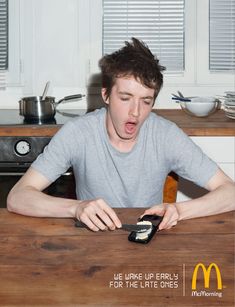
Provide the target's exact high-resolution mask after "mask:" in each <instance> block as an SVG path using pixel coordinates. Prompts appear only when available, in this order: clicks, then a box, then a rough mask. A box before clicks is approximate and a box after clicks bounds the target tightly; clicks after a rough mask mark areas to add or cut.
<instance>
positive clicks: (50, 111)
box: [19, 94, 84, 120]
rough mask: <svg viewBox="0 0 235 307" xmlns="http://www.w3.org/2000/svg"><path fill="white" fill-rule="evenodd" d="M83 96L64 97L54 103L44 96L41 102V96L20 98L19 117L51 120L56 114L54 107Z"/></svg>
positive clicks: (53, 100) (51, 99)
mask: <svg viewBox="0 0 235 307" xmlns="http://www.w3.org/2000/svg"><path fill="white" fill-rule="evenodd" d="M83 96H84V95H81V94H76V95H70V96H66V97H64V98H62V99H60V100H59V101H58V102H56V101H55V97H51V96H46V97H45V99H44V100H42V96H31V97H24V98H21V100H20V101H19V107H20V115H22V116H24V117H25V119H26V120H27V119H53V118H54V116H55V113H56V107H57V106H58V105H59V104H60V103H64V102H69V101H71V100H77V99H81V98H82V97H83Z"/></svg>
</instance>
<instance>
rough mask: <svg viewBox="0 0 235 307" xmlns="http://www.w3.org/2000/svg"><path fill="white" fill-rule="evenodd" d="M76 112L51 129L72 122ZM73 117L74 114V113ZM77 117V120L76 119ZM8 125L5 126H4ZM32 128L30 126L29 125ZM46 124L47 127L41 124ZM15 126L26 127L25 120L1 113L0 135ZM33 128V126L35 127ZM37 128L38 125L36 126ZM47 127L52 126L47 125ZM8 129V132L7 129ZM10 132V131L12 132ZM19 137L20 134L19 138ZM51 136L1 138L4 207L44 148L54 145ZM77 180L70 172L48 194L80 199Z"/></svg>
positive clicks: (0, 190)
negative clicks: (10, 194) (0, 132)
mask: <svg viewBox="0 0 235 307" xmlns="http://www.w3.org/2000/svg"><path fill="white" fill-rule="evenodd" d="M72 111H73V110H69V113H66V112H65V113H64V112H63V113H61V114H59V113H58V114H57V116H56V118H55V122H52V123H50V124H51V125H58V124H59V125H62V124H64V123H65V122H66V121H68V120H70V119H71V117H69V116H68V114H71V112H72ZM84 113H85V112H84V111H82V110H81V111H80V112H79V113H78V110H77V111H75V112H74V116H77V115H82V114H84ZM72 114H73V113H72ZM74 116H73V117H74ZM4 121H5V122H4ZM27 124H28V123H27ZM40 124H45V123H40ZM12 125H14V129H15V127H16V131H17V127H21V126H22V125H24V126H25V125H26V123H25V122H24V121H23V119H22V117H20V116H19V114H18V110H8V111H7V110H1V112H0V131H1V128H3V129H5V130H7V129H8V128H10V129H11V127H12ZM31 125H32V123H31ZM33 125H34V126H35V127H33V128H37V127H36V125H37V123H34V124H33ZM47 125H49V124H48V123H47ZM6 127H7V129H6ZM10 129H9V130H10ZM18 134H19V133H17V135H18ZM50 140H51V136H50V137H49V136H28V135H27V136H24V135H19V136H12V133H11V134H10V135H8V134H7V133H5V134H4V135H3V134H0V207H6V199H7V195H8V193H9V191H10V190H11V188H12V187H13V186H14V185H15V184H16V182H17V181H18V180H19V179H20V178H21V176H22V175H24V173H25V172H26V171H27V169H28V168H29V167H30V165H31V164H32V162H33V161H34V160H35V159H36V158H37V156H38V155H39V154H40V153H41V152H42V151H43V149H44V147H45V146H46V145H47V144H48V143H49V142H50ZM75 190H76V189H75V179H74V176H73V172H72V169H69V170H68V171H67V172H66V173H65V174H63V175H62V176H61V177H60V178H58V179H57V180H56V181H55V182H54V183H52V184H51V185H50V186H49V187H48V188H47V189H46V190H45V191H44V192H45V193H47V194H49V195H53V196H57V197H64V198H73V199H75V198H76V192H75Z"/></svg>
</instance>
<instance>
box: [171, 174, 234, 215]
mask: <svg viewBox="0 0 235 307" xmlns="http://www.w3.org/2000/svg"><path fill="white" fill-rule="evenodd" d="M206 188H207V189H208V190H209V191H210V192H209V193H207V194H206V195H204V196H202V197H200V198H197V199H193V200H190V201H185V202H179V203H176V204H175V206H176V208H177V210H178V213H179V220H185V219H190V218H196V217H202V216H208V215H213V214H219V213H223V212H228V211H232V210H235V183H234V182H233V181H232V179H230V178H229V177H228V176H227V175H226V174H225V173H224V172H223V171H222V170H220V169H219V170H218V171H217V172H216V174H215V175H214V176H213V177H212V178H211V179H210V180H209V182H208V183H207V185H206Z"/></svg>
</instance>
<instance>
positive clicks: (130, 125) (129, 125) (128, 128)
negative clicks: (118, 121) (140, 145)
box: [125, 121, 137, 134]
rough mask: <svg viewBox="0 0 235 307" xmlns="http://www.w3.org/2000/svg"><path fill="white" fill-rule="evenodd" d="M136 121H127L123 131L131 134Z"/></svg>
mask: <svg viewBox="0 0 235 307" xmlns="http://www.w3.org/2000/svg"><path fill="white" fill-rule="evenodd" d="M136 127H137V123H136V122H131V121H129V122H127V123H126V124H125V131H126V133H127V134H133V133H134V132H135V131H136Z"/></svg>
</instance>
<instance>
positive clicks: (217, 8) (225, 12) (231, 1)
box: [209, 0, 235, 72]
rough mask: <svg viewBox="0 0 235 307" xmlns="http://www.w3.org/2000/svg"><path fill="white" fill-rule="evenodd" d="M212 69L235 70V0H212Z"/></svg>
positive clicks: (210, 61)
mask: <svg viewBox="0 0 235 307" xmlns="http://www.w3.org/2000/svg"><path fill="white" fill-rule="evenodd" d="M209 18H210V60H209V67H210V71H228V72H229V71H231V72H232V71H235V0H224V1H219V0H210V17H209Z"/></svg>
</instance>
